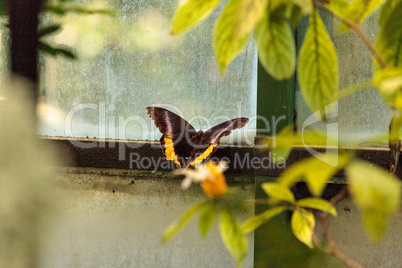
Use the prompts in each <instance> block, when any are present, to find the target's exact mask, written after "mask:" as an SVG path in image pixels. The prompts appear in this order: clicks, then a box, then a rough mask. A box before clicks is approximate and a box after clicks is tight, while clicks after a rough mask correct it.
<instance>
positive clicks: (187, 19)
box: [171, 0, 221, 35]
mask: <svg viewBox="0 0 402 268" xmlns="http://www.w3.org/2000/svg"><path fill="white" fill-rule="evenodd" d="M220 2H221V0H185V1H183V2H181V3H180V5H179V7H178V8H177V10H176V13H175V14H174V17H173V20H172V21H173V22H172V30H171V32H172V34H175V35H176V34H180V33H183V32H185V31H188V30H190V29H191V28H193V27H195V26H196V25H197V24H198V23H200V22H201V21H203V20H205V19H206V18H207V17H208V16H209V15H210V14H211V12H212V11H213V10H214V9H215V7H216V6H217V5H218V4H219V3H220Z"/></svg>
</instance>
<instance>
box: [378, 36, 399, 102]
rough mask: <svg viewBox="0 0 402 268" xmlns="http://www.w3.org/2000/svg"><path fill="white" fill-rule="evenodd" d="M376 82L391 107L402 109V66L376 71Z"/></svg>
mask: <svg viewBox="0 0 402 268" xmlns="http://www.w3.org/2000/svg"><path fill="white" fill-rule="evenodd" d="M401 45H402V43H401ZM374 84H375V85H376V87H377V88H378V90H379V91H380V93H381V96H382V97H383V98H384V101H385V102H386V103H387V104H388V105H389V106H390V107H392V108H394V109H398V110H402V68H387V69H379V70H377V71H376V72H375V73H374Z"/></svg>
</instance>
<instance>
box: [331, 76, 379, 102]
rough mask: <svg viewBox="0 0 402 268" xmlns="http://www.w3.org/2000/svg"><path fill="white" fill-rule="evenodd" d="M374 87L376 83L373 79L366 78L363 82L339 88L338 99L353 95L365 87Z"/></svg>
mask: <svg viewBox="0 0 402 268" xmlns="http://www.w3.org/2000/svg"><path fill="white" fill-rule="evenodd" d="M372 87H374V83H373V81H372V80H366V81H362V82H357V83H354V84H352V85H349V86H347V87H344V88H342V89H340V90H339V94H338V99H342V98H344V97H346V96H348V95H351V94H353V93H355V92H357V91H360V90H363V89H369V88H372Z"/></svg>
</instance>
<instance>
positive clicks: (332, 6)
mask: <svg viewBox="0 0 402 268" xmlns="http://www.w3.org/2000/svg"><path fill="white" fill-rule="evenodd" d="M349 5H350V4H349V2H348V1H346V0H331V1H325V6H326V7H327V8H328V9H329V10H331V11H332V12H333V13H334V14H335V15H336V16H338V17H341V18H344V19H347V18H346V17H345V10H347V9H348V8H349Z"/></svg>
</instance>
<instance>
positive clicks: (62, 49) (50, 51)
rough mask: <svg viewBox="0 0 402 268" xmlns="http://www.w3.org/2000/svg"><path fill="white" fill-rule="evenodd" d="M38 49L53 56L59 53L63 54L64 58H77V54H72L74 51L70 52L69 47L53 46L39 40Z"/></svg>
mask: <svg viewBox="0 0 402 268" xmlns="http://www.w3.org/2000/svg"><path fill="white" fill-rule="evenodd" d="M38 49H39V50H40V51H42V52H43V53H47V54H49V55H51V56H53V57H56V56H59V55H61V56H64V57H66V58H69V59H73V60H75V59H76V58H77V56H76V55H75V54H74V52H72V51H71V50H70V49H69V48H65V47H53V46H51V45H49V44H47V43H46V42H44V41H41V40H40V41H38Z"/></svg>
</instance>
